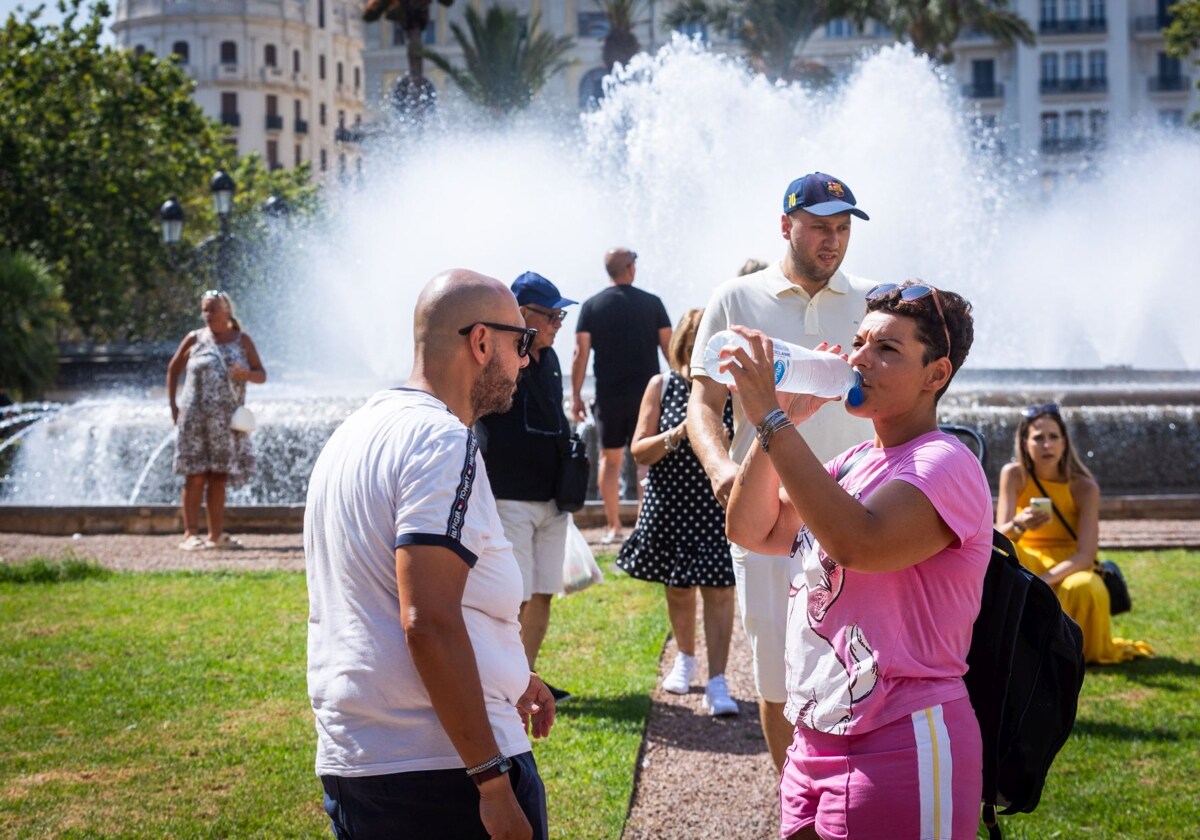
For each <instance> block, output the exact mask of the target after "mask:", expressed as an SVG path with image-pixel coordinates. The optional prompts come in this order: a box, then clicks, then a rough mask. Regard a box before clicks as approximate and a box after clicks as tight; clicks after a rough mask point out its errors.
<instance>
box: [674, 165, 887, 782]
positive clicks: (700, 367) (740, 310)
mask: <svg viewBox="0 0 1200 840" xmlns="http://www.w3.org/2000/svg"><path fill="white" fill-rule="evenodd" d="M852 217H858V218H859V219H863V220H864V221H865V220H867V219H868V218H869V217H868V216H867V214H866V213H864V212H863V211H862V210H860V209H859V208H858V204H857V202H856V201H855V199H854V193H852V192H851V191H850V188H849V187H848V186H846V184H845V182H844V181H841V180H840V179H838V178H835V177H833V176H832V175H827V174H825V173H824V172H813V173H810V174H808V175H805V176H804V177H802V178H797V179H796V180H794V181H792V183H791V184H789V185H788V188H787V190H785V191H784V194H783V215H782V216H781V217H780V231H781V233H782V235H783V238H784V239H785V240H787V243H788V244H787V250H786V251H785V252H784V255H783V259H782V260H780V261H779V262H777V263H774V264H773V265H769V266H767V267H766V268H764V269H763V270H761V271H758V272H756V273H754V274H750V275H747V276H745V277H736V278H734V279H732V280H729V281H727V282H725V283H723V284H722V285H720V286H718V287H717V289H716V291H715V292H713V295H712V297H711V298H710V299H709V302H708V307H707V308H706V309H705V310H704V319H703V320H702V321H701V322H700V329H699V332H698V333H697V335H696V349H695V352H694V353H693V355H692V376H693V382H694V384H693V385H692V395H691V399H690V401H689V403H688V436H689V438H690V440H691V442H692V447H693V449H695V451H696V455H697V456H698V457H699V458H700V461H701V463H703V464H704V469H705V471H706V472H707V473H708V477H709V480H710V481H711V483H712V488H713V492H714V493H715V494H716V496H717V499H718V500H719V501H720V502H721V504H722V505H724V504H726V503H727V502H728V501H729V492H730V490H731V489H732V487H733V481H734V476H735V475H736V473H737V468H738V465H739V464H740V463H741V462H742V459H743V458H745V457H746V453H747V452H749V450H750V447H751V446H753V445H754V444H755V429H754V426H753V425H751V424H749V423H747V422H746V416H745V414H744V413H743V412H742V408H741V405H740V403H738V402H737V401H736V400H735V401H734V411H735V414H734V434H733V443H732V444H730V443H728V442H727V441H726V439H725V427H724V424H723V423H722V413H723V411H724V408H725V399H726V397H727V396H728V394H729V390H728V388H726V387H725V386H724V385H722V384H721V383H719V382H716V381H714V380H713V379H712V378H710V377H709V375H708V372H707V371H706V370H705V368H704V347H705V345H706V344H707V343H708V341H709V339H710V338H712V336H713V334H714V333H716V332H718V331H720V330H723V329H727V328H728V327H729V326H730V325H731V324H742V325H744V326H748V327H753V328H755V329H759V330H762V331H763V332H765V333H766V334H767V335H770V336H773V337H775V338H779V339H782V340H784V341H789V342H791V343H793V344H798V345H801V346H803V347H809V348H812V347H815V346H816V345H818V344H820V343H821V342H822V341H826V342H828V343H829V345H830V346H833V345H834V344H841V345H842V347H843V349H844V350H845V351H848V350H849V349H850V347H851V346H852V342H853V339H854V334H855V332H857V330H858V324H859V322H860V321H861V320H862V318H863V314H864V313H865V311H866V293H867V291H868V290H869V289H870V288H871V286H872V284H871V283H870V282H868V281H866V280H863V279H861V278H858V277H851V276H849V275H847V274H844V273H843V272H842V271H841V265H842V260H843V259H844V258H845V256H846V248H847V247H848V246H849V244H850V225H851V219H852ZM871 435H872V427H871V424H870V422H869V421H866V420H862V419H856V418H853V417H851V416H849V415H848V414H846V412H845V411H844V410H843V407H842V404H841V403H829V404H827V405H824V406H822V407H821V409H820V410H819V411H818V412H817V413H816V415H814V416H813V418H812V419H811V420H810V421H809V422H808V423H806V424H805V427H804V439H805V440H806V441H808V444H809V446H811V447H812V449H813V451H814V452H815V453H816V454H817V456H818V457H820V458H821V460H822V461H825V460H828V459H830V458H832V457H833V456H835V455H837V454H838V453H840V452H843V451H845V450H846V449H847V448H849V447H851V446H853V445H854V444H856V443H860V442H861V441H863V440H866V439H867V438H869V437H871ZM731 550H732V554H733V570H734V578H735V580H736V585H737V592H738V607H739V609H738V611H739V612H740V613H741V616H742V625H743V627H744V628H745V630H746V635H747V637H748V638H749V640H750V644H751V648H752V650H753V655H754V684H755V688H756V689H757V691H758V696H759V719H760V721H761V723H762V728H763V735H764V736H765V737H766V740H767V747H768V748H769V749H770V752H771V758H772V760H773V761H774V762H775V765H776V767H777V768H782V767H783V761H784V754H785V752H786V750H787V748H788V746H790V745H791V743H792V734H793V727H792V724H791V723H790V722H789V721H788V720H787V719H786V718H785V717H784V714H783V707H784V704H785V702H786V701H787V697H788V694H787V688H786V685H785V674H784V670H785V668H784V663H785V659H784V643H785V636H786V628H787V608H788V591H789V587H790V586H791V565H790V563H791V561H790V558H788V557H768V556H764V555H759V554H754V553H752V552H749V551H747V550H745V549H744V548H742V547H741V546H737V545H731ZM680 656H682V654H681V655H680ZM693 667H694V663H691V662H688V661H687V660H686V659H683V660H680V659H677V660H676V663H675V666H674V669H673V670H675V671H678V672H679V674H678V675H675V678H674V679H673V680H672V682H673V683H678V682H680V681H682V680H689V681H690V677H691V670H692V668H693ZM685 684H686V683H685Z"/></svg>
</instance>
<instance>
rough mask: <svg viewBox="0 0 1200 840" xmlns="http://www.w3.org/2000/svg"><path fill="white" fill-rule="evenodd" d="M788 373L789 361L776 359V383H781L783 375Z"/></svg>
mask: <svg viewBox="0 0 1200 840" xmlns="http://www.w3.org/2000/svg"><path fill="white" fill-rule="evenodd" d="M785 373H787V362H785V361H784V360H783V359H776V360H775V384H776V386H778V385H779V383H780V382H782V381H783V375H784V374H785Z"/></svg>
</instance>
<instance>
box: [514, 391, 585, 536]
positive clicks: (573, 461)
mask: <svg viewBox="0 0 1200 840" xmlns="http://www.w3.org/2000/svg"><path fill="white" fill-rule="evenodd" d="M529 393H530V394H531V395H532V396H533V398H534V399H535V400H536V401H537V404H538V408H540V409H541V410H542V413H543V414H545V415H546V417H553V418H556V419H557V420H558V421H559V423H558V429H559V433H558V436H557V437H556V438H555V440H556V442H557V443H558V454H559V458H558V474H557V475H556V476H555V478H554V503H555V505H557V506H558V509H559V510H561V511H564V512H566V513H575V512H576V511H580V510H582V509H583V504H584V501H585V500H586V499H587V488H588V478H589V477H590V476H591V464H590V463H589V462H588V456H587V444H585V443H584V442H583V438H581V437H580V436H579V435H577V434H573V433H572V432H571V427H570V424H569V423H564V422H563V419H564V418H563V413H562V406H559V407H558V410H557V411H555V410H554V406H553V405H551V403H550V400H549V399H548V398H547V397H546V395H545V394H543V393H542V392H541V391H540V390H538V389H537V388H536V387H533V386H532V384H531V387H530V388H529Z"/></svg>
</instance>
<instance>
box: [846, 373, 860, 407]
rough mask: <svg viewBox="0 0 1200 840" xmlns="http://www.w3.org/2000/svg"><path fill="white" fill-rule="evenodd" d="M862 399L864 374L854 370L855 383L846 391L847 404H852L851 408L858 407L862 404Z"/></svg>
mask: <svg viewBox="0 0 1200 840" xmlns="http://www.w3.org/2000/svg"><path fill="white" fill-rule="evenodd" d="M862 401H863V392H862V374H861V373H859V372H858V371H854V385H852V386H851V387H850V390H849V391H847V392H846V405H848V406H850V407H851V408H858V407H859V406H860V405H862Z"/></svg>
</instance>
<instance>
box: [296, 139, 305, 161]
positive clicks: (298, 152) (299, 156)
mask: <svg viewBox="0 0 1200 840" xmlns="http://www.w3.org/2000/svg"><path fill="white" fill-rule="evenodd" d="M302 163H304V152H303V151H302V150H301V148H300V144H299V143H297V144H296V164H295V165H296V166H299V165H300V164H302Z"/></svg>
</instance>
